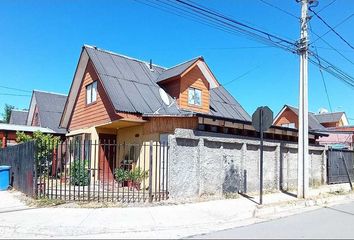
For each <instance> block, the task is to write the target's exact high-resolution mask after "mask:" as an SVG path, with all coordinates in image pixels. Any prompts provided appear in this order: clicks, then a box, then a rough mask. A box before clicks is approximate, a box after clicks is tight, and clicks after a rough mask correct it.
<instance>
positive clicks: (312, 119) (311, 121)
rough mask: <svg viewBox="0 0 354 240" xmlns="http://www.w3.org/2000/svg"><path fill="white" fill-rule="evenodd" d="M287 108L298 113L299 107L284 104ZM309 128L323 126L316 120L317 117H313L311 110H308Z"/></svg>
mask: <svg viewBox="0 0 354 240" xmlns="http://www.w3.org/2000/svg"><path fill="white" fill-rule="evenodd" d="M286 106H287V107H288V108H289V109H291V110H292V111H293V112H295V113H296V115H299V109H298V108H296V107H292V106H289V105H286ZM308 118H309V128H310V129H311V130H322V129H324V127H323V126H322V125H321V123H320V122H319V121H318V120H317V118H316V117H315V114H314V113H312V112H309V116H308Z"/></svg>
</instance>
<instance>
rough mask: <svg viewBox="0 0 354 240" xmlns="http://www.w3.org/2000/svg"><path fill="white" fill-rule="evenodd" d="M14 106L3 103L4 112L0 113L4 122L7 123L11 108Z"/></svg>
mask: <svg viewBox="0 0 354 240" xmlns="http://www.w3.org/2000/svg"><path fill="white" fill-rule="evenodd" d="M14 108H15V107H14V106H12V105H10V104H7V103H6V104H5V107H4V112H3V114H2V119H3V122H4V123H9V121H10V116H11V110H12V109H14Z"/></svg>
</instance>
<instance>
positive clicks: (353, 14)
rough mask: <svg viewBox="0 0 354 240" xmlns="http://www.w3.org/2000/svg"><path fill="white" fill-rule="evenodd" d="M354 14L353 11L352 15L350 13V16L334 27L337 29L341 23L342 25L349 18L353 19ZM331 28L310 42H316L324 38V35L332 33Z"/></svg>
mask: <svg viewBox="0 0 354 240" xmlns="http://www.w3.org/2000/svg"><path fill="white" fill-rule="evenodd" d="M353 16H354V13H352V14H351V15H349V16H348V17H346V18H345V19H343V20H342V21H341V22H340V23H338V24H337V25H335V26H334V27H333V29H336V28H337V27H339V26H340V25H342V24H343V23H345V22H346V21H348V20H349V19H351V18H352V17H353ZM330 32H331V30H328V31H327V32H325V33H324V34H322V35H321V36H319V37H318V38H317V39H315V40H314V41H312V42H311V43H310V45H311V44H314V43H315V42H317V40H319V39H321V38H323V37H324V36H326V35H327V34H328V33H330Z"/></svg>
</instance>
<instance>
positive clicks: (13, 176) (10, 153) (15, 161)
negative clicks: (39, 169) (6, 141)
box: [0, 141, 36, 197]
mask: <svg viewBox="0 0 354 240" xmlns="http://www.w3.org/2000/svg"><path fill="white" fill-rule="evenodd" d="M0 165H7V166H10V167H11V169H10V185H11V186H12V187H14V188H16V189H18V190H19V191H21V192H23V193H25V194H27V195H28V196H31V197H35V196H36V195H35V188H36V182H35V172H36V171H35V165H36V163H35V142H33V141H31V142H26V143H22V144H18V145H15V146H9V147H7V148H3V149H0Z"/></svg>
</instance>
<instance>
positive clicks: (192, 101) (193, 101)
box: [188, 87, 202, 107]
mask: <svg viewBox="0 0 354 240" xmlns="http://www.w3.org/2000/svg"><path fill="white" fill-rule="evenodd" d="M196 93H199V95H200V100H199V103H197V102H196ZM191 94H193V97H191ZM188 104H189V105H193V106H198V107H201V106H202V90H200V89H198V88H194V87H190V88H188Z"/></svg>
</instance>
